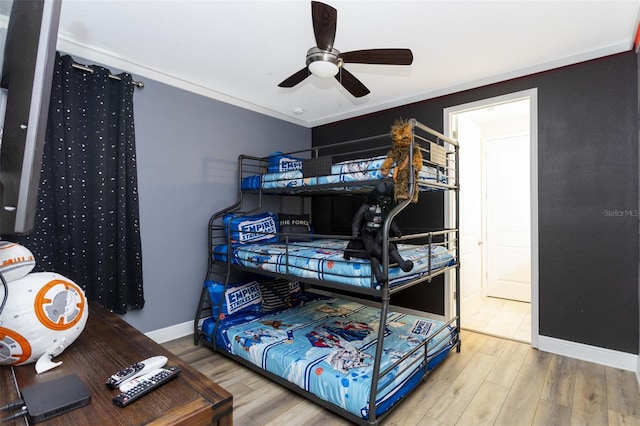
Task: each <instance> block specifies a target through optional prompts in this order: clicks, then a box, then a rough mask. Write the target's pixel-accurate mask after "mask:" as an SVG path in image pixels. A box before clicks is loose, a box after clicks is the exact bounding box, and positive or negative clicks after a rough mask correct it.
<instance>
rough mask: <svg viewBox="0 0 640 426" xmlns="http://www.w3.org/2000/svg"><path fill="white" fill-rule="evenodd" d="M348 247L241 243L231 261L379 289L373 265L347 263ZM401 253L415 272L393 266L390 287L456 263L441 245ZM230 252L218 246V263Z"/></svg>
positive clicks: (310, 243) (324, 242)
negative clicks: (345, 257)
mask: <svg viewBox="0 0 640 426" xmlns="http://www.w3.org/2000/svg"><path fill="white" fill-rule="evenodd" d="M346 246H347V241H346V240H333V239H328V240H327V239H322V240H313V241H302V242H290V243H289V244H284V243H280V242H278V243H274V244H264V243H256V244H237V245H233V246H232V251H233V253H232V258H231V262H232V263H233V264H237V265H242V266H247V267H252V268H257V269H259V270H262V271H270V272H276V273H281V274H289V275H294V276H297V277H302V278H314V279H318V280H327V281H333V282H338V283H342V284H348V285H353V286H357V287H368V288H377V289H379V288H380V285H379V283H376V282H375V279H374V278H373V276H372V273H371V262H370V261H369V260H368V259H358V258H353V257H352V258H351V259H349V260H345V259H344V250H345V248H346ZM398 251H399V252H400V255H401V256H402V258H403V259H406V260H411V261H413V269H412V270H411V271H409V272H404V271H402V269H400V268H399V267H397V266H394V267H389V285H390V286H393V285H394V284H396V285H397V284H399V283H402V282H405V281H407V280H409V279H413V278H416V277H419V276H421V275H428V274H432V273H434V272H435V271H437V270H438V269H441V268H444V267H447V266H452V265H454V264H455V259H454V257H453V256H452V255H451V253H449V251H448V250H447V249H446V248H445V247H442V246H438V245H431V246H429V245H424V246H418V245H410V244H398ZM227 252H228V246H227V245H226V244H225V245H218V246H215V247H214V249H213V257H214V260H216V261H220V262H226V261H227Z"/></svg>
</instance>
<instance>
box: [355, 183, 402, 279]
mask: <svg viewBox="0 0 640 426" xmlns="http://www.w3.org/2000/svg"><path fill="white" fill-rule="evenodd" d="M394 193H395V185H394V184H393V182H392V181H391V180H385V181H382V182H380V183H379V184H378V185H377V186H376V187H375V188H374V189H373V190H371V191H370V192H369V193H368V194H367V196H366V199H365V202H364V203H363V204H362V206H361V207H360V208H359V209H358V211H357V212H356V214H355V216H354V218H353V221H352V222H351V236H352V239H351V240H349V243H348V244H347V247H346V249H345V252H344V258H345V259H346V260H349V259H351V257H358V258H362V259H369V260H370V261H371V268H372V269H373V274H374V276H375V278H376V281H378V283H381V284H382V283H386V282H387V280H388V277H387V276H386V275H385V273H384V271H383V270H382V268H381V265H380V262H381V261H382V226H383V224H384V220H385V219H386V217H387V215H388V214H389V212H390V211H391V210H392V209H393V207H394V206H395V205H396V203H395V202H394V199H393V196H394ZM389 236H390V237H401V236H402V232H400V228H399V227H398V224H397V223H396V221H395V219H394V220H393V221H392V222H391V225H390V227H389ZM389 263H397V264H398V265H399V266H400V269H402V270H403V271H404V272H409V271H411V270H412V269H413V262H412V261H411V260H404V259H403V258H402V256H401V255H400V253H399V252H398V247H397V246H396V244H395V243H393V242H389Z"/></svg>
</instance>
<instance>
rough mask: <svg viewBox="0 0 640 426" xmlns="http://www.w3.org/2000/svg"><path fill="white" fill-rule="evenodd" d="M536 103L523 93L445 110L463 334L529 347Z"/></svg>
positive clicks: (533, 309)
mask: <svg viewBox="0 0 640 426" xmlns="http://www.w3.org/2000/svg"><path fill="white" fill-rule="evenodd" d="M536 111H537V102H536V91H535V90H531V91H525V92H519V93H514V94H511V95H506V96H501V97H497V98H491V99H486V100H483V101H478V102H474V103H471V104H465V105H459V106H456V107H451V108H447V109H446V110H445V129H444V130H445V134H448V135H449V136H452V137H454V138H455V139H457V140H458V141H459V143H460V147H461V149H460V169H459V170H460V244H459V246H460V254H459V257H460V265H461V266H460V294H459V295H457V297H460V305H461V308H460V309H461V312H460V316H461V325H462V327H463V328H465V329H468V330H472V331H477V332H482V333H486V334H491V335H495V336H498V337H504V338H508V339H513V340H518V341H523V342H528V343H532V345H534V347H536V346H537V333H538V327H537V302H538V300H537V293H538V282H537V270H538V264H537V184H536V182H537V155H536V153H537V131H536V130H537V114H536Z"/></svg>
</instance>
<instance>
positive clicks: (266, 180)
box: [241, 156, 447, 190]
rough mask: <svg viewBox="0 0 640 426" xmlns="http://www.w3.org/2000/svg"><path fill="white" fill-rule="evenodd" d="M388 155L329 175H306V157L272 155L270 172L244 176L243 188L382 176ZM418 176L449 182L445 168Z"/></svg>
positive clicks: (342, 167) (335, 167)
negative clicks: (382, 167) (304, 168)
mask: <svg viewBox="0 0 640 426" xmlns="http://www.w3.org/2000/svg"><path fill="white" fill-rule="evenodd" d="M385 158H386V156H378V157H372V158H365V159H358V160H349V161H343V162H340V163H336V164H334V165H332V166H331V173H330V174H328V175H326V176H317V177H303V171H302V160H300V159H295V158H289V157H277V156H272V157H269V159H270V160H269V161H270V165H269V167H268V169H267V173H265V174H260V175H252V176H247V177H245V178H243V179H242V183H241V187H242V189H243V190H251V189H276V188H295V187H302V186H313V185H327V184H339V183H346V182H363V181H369V180H377V179H382V178H383V176H382V175H381V174H380V167H381V166H382V163H383V162H384V160H385ZM272 162H273V164H272ZM390 176H393V169H391V172H390ZM418 179H419V183H420V184H422V185H428V184H429V183H433V182H439V183H443V184H444V183H447V178H446V175H445V173H444V172H443V170H442V169H439V168H436V167H431V166H426V165H425V166H423V167H422V169H421V170H420V171H419V177H418ZM421 189H428V188H421Z"/></svg>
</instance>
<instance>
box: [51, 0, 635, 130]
mask: <svg viewBox="0 0 640 426" xmlns="http://www.w3.org/2000/svg"><path fill="white" fill-rule="evenodd" d="M324 2H325V3H327V4H330V5H331V6H333V7H335V8H336V9H337V11H338V19H337V30H336V38H335V43H334V47H335V48H336V49H338V50H339V51H341V52H347V51H352V50H360V49H371V48H385V47H389V48H409V49H411V50H412V52H413V56H414V61H413V64H412V65H410V66H388V65H363V64H347V65H345V68H347V69H348V70H349V71H351V73H352V74H354V75H355V76H356V77H357V78H358V79H359V80H360V81H362V83H364V84H365V86H367V87H368V88H369V90H370V91H371V93H370V94H368V95H366V96H364V97H362V98H354V97H353V96H351V95H350V94H349V93H348V92H347V91H346V90H344V89H342V88H341V87H340V84H339V83H338V82H337V81H336V80H335V79H333V78H331V79H327V80H323V79H320V78H318V77H315V76H310V77H309V78H307V79H306V80H304V81H303V82H302V83H300V84H299V85H297V86H295V87H294V88H291V89H284V88H280V87H278V86H277V85H278V83H280V82H281V81H282V80H284V79H285V78H287V77H289V76H290V75H291V74H293V73H294V72H296V71H298V70H300V69H301V68H303V67H304V66H305V56H306V52H307V50H308V49H309V48H311V47H313V46H315V39H314V35H313V27H312V23H311V2H310V1H307V0H305V1H301V0H296V1H240V0H234V1H214V0H199V1H193V0H106V1H105V0H62V13H61V18H60V30H59V38H58V50H60V51H63V52H65V53H68V54H71V55H72V56H77V57H80V58H83V59H85V60H88V61H91V62H90V63H93V62H95V63H100V64H107V65H108V66H110V67H111V68H112V70H114V71H128V72H130V73H132V74H133V75H134V77H135V78H137V79H139V80H142V81H144V80H145V78H147V79H153V80H157V81H160V82H163V83H167V84H170V85H173V86H176V87H180V88H182V89H185V90H189V91H192V92H195V93H199V94H202V95H204V96H208V97H211V98H214V99H218V100H221V101H224V102H227V103H230V104H233V105H237V106H240V107H243V108H247V109H250V110H254V111H257V112H260V113H263V114H267V115H269V116H273V117H277V118H280V119H283V120H287V121H290V122H293V123H296V124H300V125H303V126H306V127H313V126H317V125H321V124H325V123H329V122H333V121H337V120H341V119H345V118H350V117H354V116H358V115H362V114H366V113H370V112H374V111H378V110H382V109H385V108H390V107H394V106H398V105H403V104H406V103H409V102H414V101H420V100H424V99H429V98H432V97H435V96H439V95H443V94H447V93H452V92H455V91H459V90H464V89H468V88H473V87H477V86H480V85H483V84H488V83H493V82H497V81H502V80H505V79H508V78H513V77H518V76H522V75H527V74H531V73H533V72H538V71H543V70H547V69H551V68H556V67H559V66H564V65H568V64H572V63H576V62H580V61H583V60H589V59H594V58H598V57H602V56H605V55H609V54H614V53H619V52H623V51H628V50H630V49H632V48H633V41H634V37H635V32H636V28H637V26H638V17H639V14H640V0H622V1H614V0H611V1H604V0H600V1H597V0H564V1H552V0H548V1H546V0H538V1H517V0H512V1H487V0H476V1H472V0H468V1H456V0H446V1H436V0H432V1H356V0H351V1H346V0H341V1H337V0H326V1H324ZM142 90H145V89H142ZM147 90H148V89H147ZM296 110H298V112H299V111H300V110H301V111H302V114H296Z"/></svg>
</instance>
